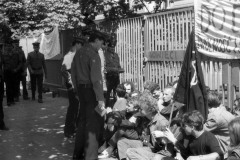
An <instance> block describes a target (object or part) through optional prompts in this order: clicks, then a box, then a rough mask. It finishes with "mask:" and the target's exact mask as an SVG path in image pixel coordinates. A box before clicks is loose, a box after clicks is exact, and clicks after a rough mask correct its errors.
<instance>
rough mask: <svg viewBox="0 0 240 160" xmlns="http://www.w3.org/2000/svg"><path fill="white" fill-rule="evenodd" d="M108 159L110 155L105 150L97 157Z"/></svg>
mask: <svg viewBox="0 0 240 160" xmlns="http://www.w3.org/2000/svg"><path fill="white" fill-rule="evenodd" d="M104 158H110V155H109V153H108V151H107V150H104V151H103V152H102V153H101V154H100V155H98V159H104Z"/></svg>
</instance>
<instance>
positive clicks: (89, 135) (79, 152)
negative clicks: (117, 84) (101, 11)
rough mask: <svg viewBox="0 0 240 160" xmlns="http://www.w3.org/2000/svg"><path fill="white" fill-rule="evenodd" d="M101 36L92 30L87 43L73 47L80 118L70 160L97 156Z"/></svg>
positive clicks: (92, 159) (89, 159) (100, 113)
mask: <svg viewBox="0 0 240 160" xmlns="http://www.w3.org/2000/svg"><path fill="white" fill-rule="evenodd" d="M103 42H104V36H103V34H102V33H100V32H98V31H96V32H94V33H92V34H91V35H90V37H89V44H86V45H84V46H83V47H82V48H81V49H79V50H78V51H77V53H76V54H75V57H74V59H73V62H72V67H71V73H72V80H73V84H74V87H77V92H78V97H79V101H80V105H81V107H80V111H79V113H80V115H79V116H80V120H79V125H78V130H77V134H76V140H75V148H74V154H73V159H74V160H80V159H85V160H96V159H98V139H99V137H98V136H99V133H100V130H101V124H102V121H103V118H102V117H101V116H103V115H104V111H105V103H104V96H103V83H102V75H101V60H100V57H99V54H98V50H99V49H100V48H101V47H102V44H103Z"/></svg>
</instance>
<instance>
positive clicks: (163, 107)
mask: <svg viewBox="0 0 240 160" xmlns="http://www.w3.org/2000/svg"><path fill="white" fill-rule="evenodd" d="M174 93H175V89H174V88H173V87H171V86H166V87H165V89H164V91H163V98H162V99H160V100H159V101H160V102H161V103H160V106H159V111H160V113H161V114H162V115H163V116H164V117H165V118H167V119H168V120H169V119H170V116H171V111H172V118H174V117H176V115H177V113H178V111H179V110H180V109H181V108H182V107H183V104H181V103H177V102H174V101H173V95H174ZM158 105H159V103H158Z"/></svg>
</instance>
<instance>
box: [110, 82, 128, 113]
mask: <svg viewBox="0 0 240 160" xmlns="http://www.w3.org/2000/svg"><path fill="white" fill-rule="evenodd" d="M116 94H117V101H116V102H115V104H114V106H113V111H122V110H125V109H126V106H127V100H126V98H125V95H126V90H125V88H124V85H123V84H119V85H118V86H117V88H116Z"/></svg>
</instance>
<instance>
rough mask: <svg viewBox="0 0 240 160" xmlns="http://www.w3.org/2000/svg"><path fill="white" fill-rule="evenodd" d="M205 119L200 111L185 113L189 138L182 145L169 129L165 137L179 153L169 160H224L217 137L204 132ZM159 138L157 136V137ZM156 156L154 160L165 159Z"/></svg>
mask: <svg viewBox="0 0 240 160" xmlns="http://www.w3.org/2000/svg"><path fill="white" fill-rule="evenodd" d="M203 126H204V118H203V116H202V114H201V113H200V112H199V111H196V110H194V111H192V112H188V113H185V114H184V115H183V118H182V128H183V130H184V132H185V133H186V135H187V136H188V137H187V139H186V140H185V142H188V144H187V143H184V144H182V143H180V142H179V141H178V140H177V139H176V138H175V136H174V135H173V133H172V132H171V131H170V130H169V129H167V131H165V132H164V136H165V137H166V138H167V139H168V140H169V141H170V142H171V143H173V144H174V146H175V148H176V151H177V152H178V153H177V155H176V157H175V158H170V157H167V158H166V159H168V160H171V159H172V160H173V159H177V160H184V159H187V160H222V159H223V152H222V150H221V148H220V145H219V143H218V140H217V139H216V137H215V136H214V135H213V134H212V133H211V132H208V131H204V129H203ZM155 137H156V138H157V136H155ZM158 156H159V155H155V157H154V158H153V160H159V159H164V158H162V156H160V157H161V158H159V157H158Z"/></svg>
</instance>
